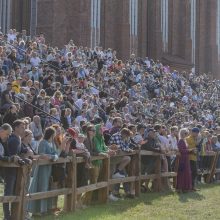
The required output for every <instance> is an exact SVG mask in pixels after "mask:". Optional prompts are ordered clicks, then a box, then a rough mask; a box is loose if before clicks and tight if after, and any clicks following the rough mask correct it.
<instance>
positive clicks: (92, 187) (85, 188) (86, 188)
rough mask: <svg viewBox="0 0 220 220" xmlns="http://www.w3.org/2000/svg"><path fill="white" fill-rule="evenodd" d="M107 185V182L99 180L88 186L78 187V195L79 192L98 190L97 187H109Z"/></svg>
mask: <svg viewBox="0 0 220 220" xmlns="http://www.w3.org/2000/svg"><path fill="white" fill-rule="evenodd" d="M107 186H108V183H107V182H98V183H95V184H91V185H88V186H82V187H79V188H77V189H76V192H77V195H78V194H82V193H86V192H89V191H94V190H97V189H101V188H104V187H107Z"/></svg>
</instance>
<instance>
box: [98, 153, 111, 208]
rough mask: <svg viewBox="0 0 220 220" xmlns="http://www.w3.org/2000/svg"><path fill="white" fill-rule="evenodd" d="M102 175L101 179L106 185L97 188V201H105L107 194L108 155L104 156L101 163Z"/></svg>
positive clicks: (108, 175)
mask: <svg viewBox="0 0 220 220" xmlns="http://www.w3.org/2000/svg"><path fill="white" fill-rule="evenodd" d="M102 170H103V176H102V179H101V181H104V182H107V185H106V187H103V188H101V189H99V190H98V201H99V203H101V204H103V203H107V201H108V194H109V184H108V182H109V177H110V157H108V158H105V160H104V161H103V163H102Z"/></svg>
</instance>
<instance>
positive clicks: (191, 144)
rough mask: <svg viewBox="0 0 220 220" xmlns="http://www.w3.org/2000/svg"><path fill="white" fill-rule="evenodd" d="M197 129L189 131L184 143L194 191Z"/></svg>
mask: <svg viewBox="0 0 220 220" xmlns="http://www.w3.org/2000/svg"><path fill="white" fill-rule="evenodd" d="M199 132H200V130H199V128H197V127H194V128H192V130H191V133H190V135H189V136H188V137H187V138H186V142H187V145H188V149H189V152H190V154H189V160H190V169H191V175H192V189H193V190H194V191H196V190H197V189H196V188H195V182H196V177H197V139H198V135H199Z"/></svg>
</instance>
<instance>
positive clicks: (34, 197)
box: [26, 188, 72, 201]
mask: <svg viewBox="0 0 220 220" xmlns="http://www.w3.org/2000/svg"><path fill="white" fill-rule="evenodd" d="M70 193H72V189H70V188H63V189H56V190H51V191H47V192H37V193H31V194H27V195H26V199H27V201H32V200H38V199H47V198H51V197H55V196H59V195H67V194H70Z"/></svg>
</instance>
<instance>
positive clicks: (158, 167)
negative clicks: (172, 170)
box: [153, 155, 161, 192]
mask: <svg viewBox="0 0 220 220" xmlns="http://www.w3.org/2000/svg"><path fill="white" fill-rule="evenodd" d="M155 174H156V176H157V177H156V179H154V181H153V190H154V191H155V192H160V191H161V155H158V156H157V159H156V166H155Z"/></svg>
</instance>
